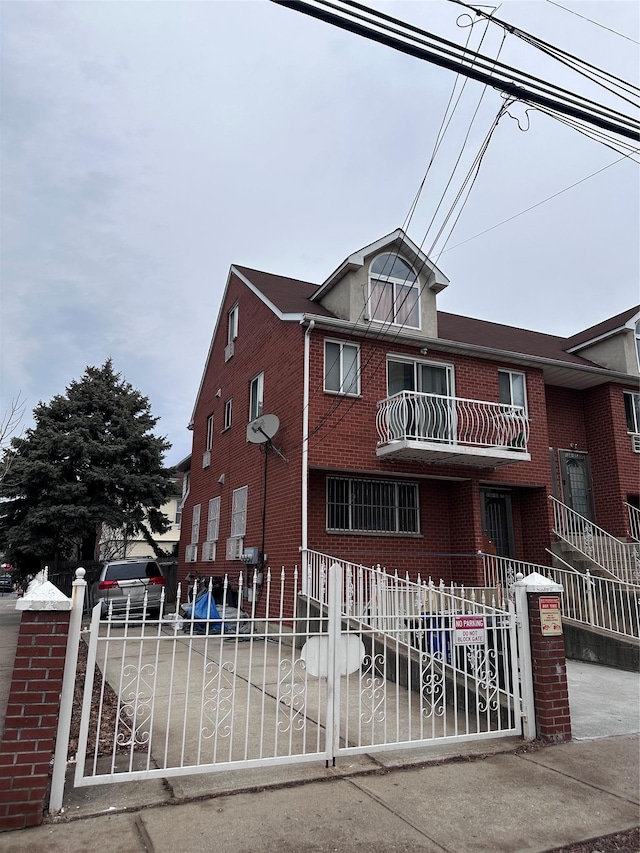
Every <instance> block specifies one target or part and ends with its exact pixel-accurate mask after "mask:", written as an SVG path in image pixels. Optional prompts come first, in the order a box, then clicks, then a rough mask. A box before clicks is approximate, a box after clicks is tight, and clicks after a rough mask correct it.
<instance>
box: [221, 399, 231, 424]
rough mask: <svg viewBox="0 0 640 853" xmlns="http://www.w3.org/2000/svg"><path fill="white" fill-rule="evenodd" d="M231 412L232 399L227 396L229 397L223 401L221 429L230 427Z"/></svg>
mask: <svg viewBox="0 0 640 853" xmlns="http://www.w3.org/2000/svg"><path fill="white" fill-rule="evenodd" d="M232 412H233V400H232V398H231V397H229V399H228V400H225V403H224V428H223V431H224V430H225V429H231V417H232Z"/></svg>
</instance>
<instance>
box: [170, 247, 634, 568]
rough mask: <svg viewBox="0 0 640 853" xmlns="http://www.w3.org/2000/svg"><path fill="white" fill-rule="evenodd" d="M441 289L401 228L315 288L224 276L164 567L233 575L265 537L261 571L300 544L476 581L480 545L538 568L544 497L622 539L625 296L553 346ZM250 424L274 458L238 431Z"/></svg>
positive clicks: (542, 554) (630, 333) (295, 560)
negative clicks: (483, 316)
mask: <svg viewBox="0 0 640 853" xmlns="http://www.w3.org/2000/svg"><path fill="white" fill-rule="evenodd" d="M447 285H448V280H447V278H446V277H445V275H444V274H443V273H442V272H441V271H440V270H439V269H438V268H437V267H436V266H435V265H434V264H433V263H431V261H430V260H429V259H428V258H427V257H426V256H425V255H424V254H423V253H422V252H421V250H420V249H419V248H418V247H417V246H416V245H415V244H414V243H412V241H411V240H410V239H409V238H408V237H407V236H406V235H405V234H404V233H403V232H402V231H400V230H397V231H394V232H393V233H392V234H389V235H388V236H386V237H384V238H382V239H380V240H378V241H376V242H375V243H372V244H371V245H369V246H366V247H365V248H363V249H361V250H360V251H358V252H356V253H354V254H353V255H350V256H349V257H348V258H346V259H345V260H344V261H343V263H342V264H341V265H340V266H339V267H338V268H337V269H336V270H335V271H334V272H333V273H332V274H331V275H330V276H329V277H328V278H327V279H326V281H324V283H322V284H321V285H319V286H318V285H315V284H311V283H309V282H303V281H298V280H295V279H291V278H286V277H283V276H279V275H273V274H270V273H266V272H260V271H257V270H253V269H247V268H246V267H242V266H235V265H234V266H232V267H231V269H230V271H229V276H228V280H227V285H226V289H225V292H224V296H223V298H222V304H221V307H220V313H219V315H218V319H217V322H216V326H215V329H214V332H213V337H212V341H211V346H210V349H209V353H208V355H207V359H206V363H205V367H204V372H203V376H202V380H201V383H200V388H199V391H198V396H197V400H196V404H195V408H194V412H193V417H192V423H191V425H190V426H191V428H192V429H193V450H192V456H191V474H190V482H189V490H188V494H187V495H186V497H185V499H184V506H183V512H182V534H181V540H180V541H181V544H180V555H179V578H181V579H182V578H184V577H185V575H186V574H187V573H188V572H190V571H194V570H195V571H196V572H199V573H200V574H202V575H218V574H224V573H225V572H228V573H229V575H230V576H232V577H233V576H235V575H236V574H237V573H238V572H239V571H240V570H241V569H242V568H243V564H242V562H241V559H240V558H241V556H242V555H243V554H244V553H245V552H247V553H250V554H252V555H253V557H252V559H253V562H254V563H255V555H256V553H258V552H260V551H261V548H262V542H263V537H264V552H265V554H266V555H267V558H266V562H267V563H268V564H269V565H271V566H272V567H280V566H281V565H285V566H287V567H291V566H293V565H296V564H298V565H300V564H301V562H302V560H301V553H300V549H301V548H302V549H305V548H310V549H313V550H316V551H320V552H323V553H326V554H330V555H334V556H337V557H341V558H344V559H348V560H353V561H355V562H362V563H365V564H368V565H372V564H377V563H380V564H382V565H383V566H386V567H387V568H388V569H396V568H397V569H398V570H399V571H401V572H402V573H404V572H405V571H409V572H410V573H411V574H414V573H417V572H420V573H421V576H422V577H427V576H429V575H431V576H433V577H434V578H435V579H439V578H443V579H444V580H445V581H449V580H455V581H456V582H458V583H465V584H477V583H482V579H481V578H480V577H479V576H478V572H479V568H480V567H479V561H478V559H477V557H476V556H475V555H476V554H477V552H478V551H479V550H487V549H489V550H492V549H495V552H497V553H498V554H500V555H507V556H512V557H515V558H518V559H523V560H529V561H532V562H537V563H548V554H547V552H546V549H547V548H549V546H550V543H551V540H552V526H553V511H552V506H551V502H550V500H549V495H555V496H556V497H557V498H558V499H560V500H561V501H563V502H564V503H565V504H567V505H568V506H570V507H572V508H573V509H574V510H576V511H577V512H579V513H581V514H583V515H587V516H589V517H590V518H592V519H593V520H594V521H595V523H596V524H598V525H600V526H601V527H603V528H604V529H606V530H607V531H609V532H610V533H611V534H613V535H615V536H619V537H625V536H627V534H628V524H629V522H628V515H627V507H626V506H625V502H628V503H630V504H632V505H635V506H637V505H638V492H639V476H638V473H639V469H638V461H639V460H640V455H638V454H640V394H639V393H638V377H639V361H640V321H639V317H640V306H636V307H635V308H632V309H630V310H628V311H626V312H624V313H623V314H620V315H618V316H617V317H613V318H610V319H608V320H605V321H604V322H602V323H600V324H598V325H597V326H594V327H592V328H590V329H587V330H585V331H582V332H579V333H578V334H576V335H574V336H573V337H571V338H568V339H565V338H561V337H557V336H554V335H547V334H542V333H539V332H532V331H528V330H526V329H517V328H512V327H508V326H504V325H500V324H496V323H490V322H485V321H481V320H474V319H471V318H468V317H463V316H457V315H453V314H448V313H444V312H440V311H438V310H437V307H436V300H437V295H438V293H439V292H440V291H441V290H443V289H444V288H445V287H446V286H447ZM264 415H275V416H277V418H278V420H279V428H278V430H277V432H276V433H275V435H274V436H273V439H272V443H273V446H274V447H275V448H277V450H279V451H280V453H281V454H282V455H278V454H277V453H276V452H274V450H272V449H267V450H266V451H265V446H266V445H265V444H264V443H263V444H259V443H252V442H249V441H248V440H247V426H248V423H249V422H254V421H255V420H256V419H258V418H261V417H263V416H264ZM261 423H263V424H264V423H266V424H267V426H266V429H267V432H270V430H269V429H268V427H269V426H272V424H270V423H269V421H267V422H261ZM258 426H259V424H258ZM253 435H256V433H255V431H254V433H253ZM264 438H265V439H266V436H264ZM265 454H266V469H265ZM265 475H266V476H265ZM265 479H266V484H267V488H266V503H265V501H264V496H265V488H264V486H265ZM263 520H264V524H263Z"/></svg>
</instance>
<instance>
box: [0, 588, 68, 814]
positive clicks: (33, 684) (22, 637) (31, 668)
mask: <svg viewBox="0 0 640 853" xmlns="http://www.w3.org/2000/svg"><path fill="white" fill-rule="evenodd" d="M33 583H35V582H33ZM43 587H47V588H49V587H51V588H52V589H54V590H55V593H57V594H58V596H61V597H62V599H63V600H61V599H58V597H57V596H56V595H54V594H53V593H51V591H50V590H48V589H47V590H45V600H44V601H43V599H42V598H38V599H37V600H36V596H37V595H38V590H42V588H43ZM30 593H31V586H30V590H29V591H28V592H27V594H26V595H25V596H24V598H23V599H19V600H18V602H17V606H18V607H19V609H21V610H23V611H24V612H23V614H22V620H21V622H20V632H19V635H18V647H17V650H16V658H15V663H14V667H13V679H12V682H11V688H10V691H9V702H8V705H7V716H6V720H5V728H4V735H3V738H2V744H1V745H0V831H2V830H7V829H21V828H23V827H27V826H37V825H39V824H41V823H42V820H43V811H44V804H45V798H46V795H47V785H48V782H49V772H50V770H51V759H52V757H53V748H54V742H55V736H56V728H57V724H58V709H59V706H60V694H61V691H62V675H63V671H64V660H65V653H66V647H67V635H68V630H69V617H70V613H69V609H70V607H71V601H70V600H69V599H67V598H66V596H63V595H62V593H61V592H59V590H57V589H55V587H53V586H52V584H50V583H49V582H48V581H46V582H45V583H42V582H40V585H39V586H38V587H37V589H36V590H34V591H33V595H32V597H31V598H29V597H28V596H29V595H30ZM53 601H55V604H54V603H53ZM65 601H66V602H68V605H69V607H68V608H67V607H66V606H64V602H65ZM65 611H66V612H65Z"/></svg>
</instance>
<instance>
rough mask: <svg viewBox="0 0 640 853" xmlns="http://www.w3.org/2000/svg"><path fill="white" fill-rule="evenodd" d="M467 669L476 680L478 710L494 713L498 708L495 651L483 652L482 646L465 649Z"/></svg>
mask: <svg viewBox="0 0 640 853" xmlns="http://www.w3.org/2000/svg"><path fill="white" fill-rule="evenodd" d="M467 665H468V669H469V671H470V672H471V674H472V675H473V677H474V678H475V679H476V696H477V699H478V710H479V711H481V712H484V711H487V710H489V711H496V710H497V708H498V690H499V685H498V668H497V666H496V652H495V649H488V650H485V649H484V648H483V647H482V646H469V647H468V649H467Z"/></svg>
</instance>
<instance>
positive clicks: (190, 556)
mask: <svg viewBox="0 0 640 853" xmlns="http://www.w3.org/2000/svg"><path fill="white" fill-rule="evenodd" d="M199 533H200V504H196V505H195V506H194V508H193V511H192V515H191V542H190V543H189V544H188V545H187V548H186V551H185V557H184V558H185V562H187V563H195V562H196V560H197V559H198V535H199Z"/></svg>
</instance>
